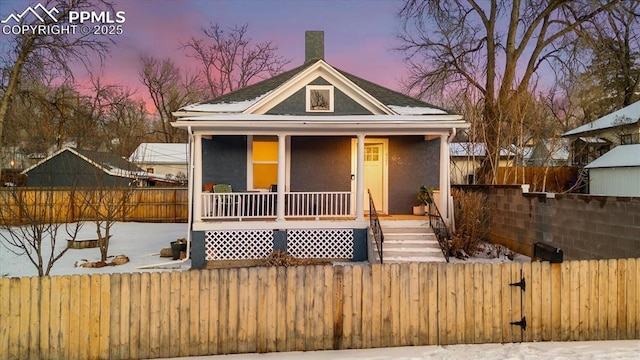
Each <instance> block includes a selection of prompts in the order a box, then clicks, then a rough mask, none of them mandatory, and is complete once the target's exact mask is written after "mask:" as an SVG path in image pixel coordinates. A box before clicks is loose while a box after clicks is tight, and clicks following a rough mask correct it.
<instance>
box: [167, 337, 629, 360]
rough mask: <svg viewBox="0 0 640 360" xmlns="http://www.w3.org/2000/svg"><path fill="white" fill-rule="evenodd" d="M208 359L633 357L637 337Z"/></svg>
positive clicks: (570, 359)
mask: <svg viewBox="0 0 640 360" xmlns="http://www.w3.org/2000/svg"><path fill="white" fill-rule="evenodd" d="M174 359H176V360H180V359H182V360H186V359H208V360H240V359H242V360H276V359H278V360H294V359H295V360H364V359H373V360H423V359H424V360H427V359H429V360H431V359H446V360H473V359H483V360H578V359H579V360H631V359H634V360H637V359H640V340H617V341H576V342H538V343H519V344H480V345H448V346H409V347H397V348H380V349H365V350H328V351H307V352H288V353H268V354H235V355H217V356H199V357H190V358H174Z"/></svg>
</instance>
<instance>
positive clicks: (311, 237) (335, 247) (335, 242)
mask: <svg viewBox="0 0 640 360" xmlns="http://www.w3.org/2000/svg"><path fill="white" fill-rule="evenodd" d="M287 252H288V253H289V254H290V255H292V256H295V257H298V258H316V259H352V258H353V229H335V230H334V229H331V230H328V229H327V230H318V229H315V230H289V231H288V232H287Z"/></svg>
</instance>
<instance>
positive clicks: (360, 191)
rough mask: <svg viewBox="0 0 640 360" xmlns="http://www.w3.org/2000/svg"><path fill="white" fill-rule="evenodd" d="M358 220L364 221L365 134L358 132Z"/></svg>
mask: <svg viewBox="0 0 640 360" xmlns="http://www.w3.org/2000/svg"><path fill="white" fill-rule="evenodd" d="M356 220H359V221H364V134H358V152H357V155H356Z"/></svg>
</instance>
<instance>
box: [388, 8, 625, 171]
mask: <svg viewBox="0 0 640 360" xmlns="http://www.w3.org/2000/svg"><path fill="white" fill-rule="evenodd" d="M616 3H618V1H616V0H609V1H605V2H602V3H600V2H598V3H597V4H594V3H593V2H591V1H588V0H584V1H542V2H538V1H520V0H515V1H513V2H506V1H499V0H491V1H486V2H478V1H476V0H443V1H435V0H407V1H406V2H405V4H404V6H403V8H402V9H401V11H400V16H401V18H402V19H403V21H404V27H403V30H402V33H401V34H400V36H399V37H400V40H401V41H402V45H401V46H400V50H402V51H404V52H405V54H406V62H407V64H408V66H409V71H410V77H409V79H408V82H407V84H406V86H407V89H408V90H411V91H414V92H415V93H416V94H417V95H418V96H422V97H429V96H430V97H432V98H433V97H436V98H439V97H442V94H444V93H447V92H460V93H463V94H471V93H473V94H477V95H476V96H477V97H478V98H480V99H481V102H482V109H483V114H482V125H483V128H482V132H483V135H484V139H485V140H486V143H487V152H488V156H487V158H486V161H485V162H484V163H483V170H484V173H486V174H488V175H489V176H488V179H487V180H488V182H491V183H495V182H496V181H497V164H498V161H497V159H498V158H499V155H500V149H502V148H504V147H505V146H510V144H511V142H512V139H511V138H510V137H509V135H508V134H509V131H508V129H509V128H510V127H512V125H513V122H516V121H517V119H510V118H509V117H508V113H509V111H507V110H506V109H507V108H508V105H509V104H510V103H511V102H512V101H513V100H514V99H517V98H519V97H520V96H522V94H524V93H526V92H527V91H531V90H532V86H533V85H535V84H536V82H537V80H538V79H539V77H540V72H541V71H542V70H543V69H545V64H550V63H552V62H553V61H554V60H555V59H556V58H557V57H558V56H560V54H561V49H563V48H564V47H565V46H567V45H568V44H567V37H568V35H570V34H573V33H574V32H575V31H576V29H577V28H578V27H579V26H580V25H581V24H583V23H585V22H586V21H589V20H592V19H593V18H594V17H596V16H597V15H598V14H600V13H602V12H603V11H604V10H606V9H608V8H609V7H611V6H613V5H615V4H616ZM470 96H471V95H470ZM472 97H473V96H472Z"/></svg>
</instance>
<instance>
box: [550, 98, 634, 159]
mask: <svg viewBox="0 0 640 360" xmlns="http://www.w3.org/2000/svg"><path fill="white" fill-rule="evenodd" d="M562 136H564V137H567V138H569V139H570V140H571V143H572V146H571V152H572V157H573V165H576V166H585V165H587V164H589V163H591V162H592V161H594V160H595V159H597V158H599V157H600V156H602V155H603V154H604V153H606V152H607V151H609V150H611V149H612V148H614V147H616V146H618V145H626V144H638V143H640V101H637V102H635V103H633V104H631V105H629V106H626V107H624V108H622V109H620V110H618V111H614V112H612V113H611V114H608V115H605V116H603V117H601V118H599V119H597V120H595V121H592V122H590V123H588V124H585V125H582V126H579V127H577V128H575V129H572V130H569V131H567V132H566V133H564V134H563V135H562Z"/></svg>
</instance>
